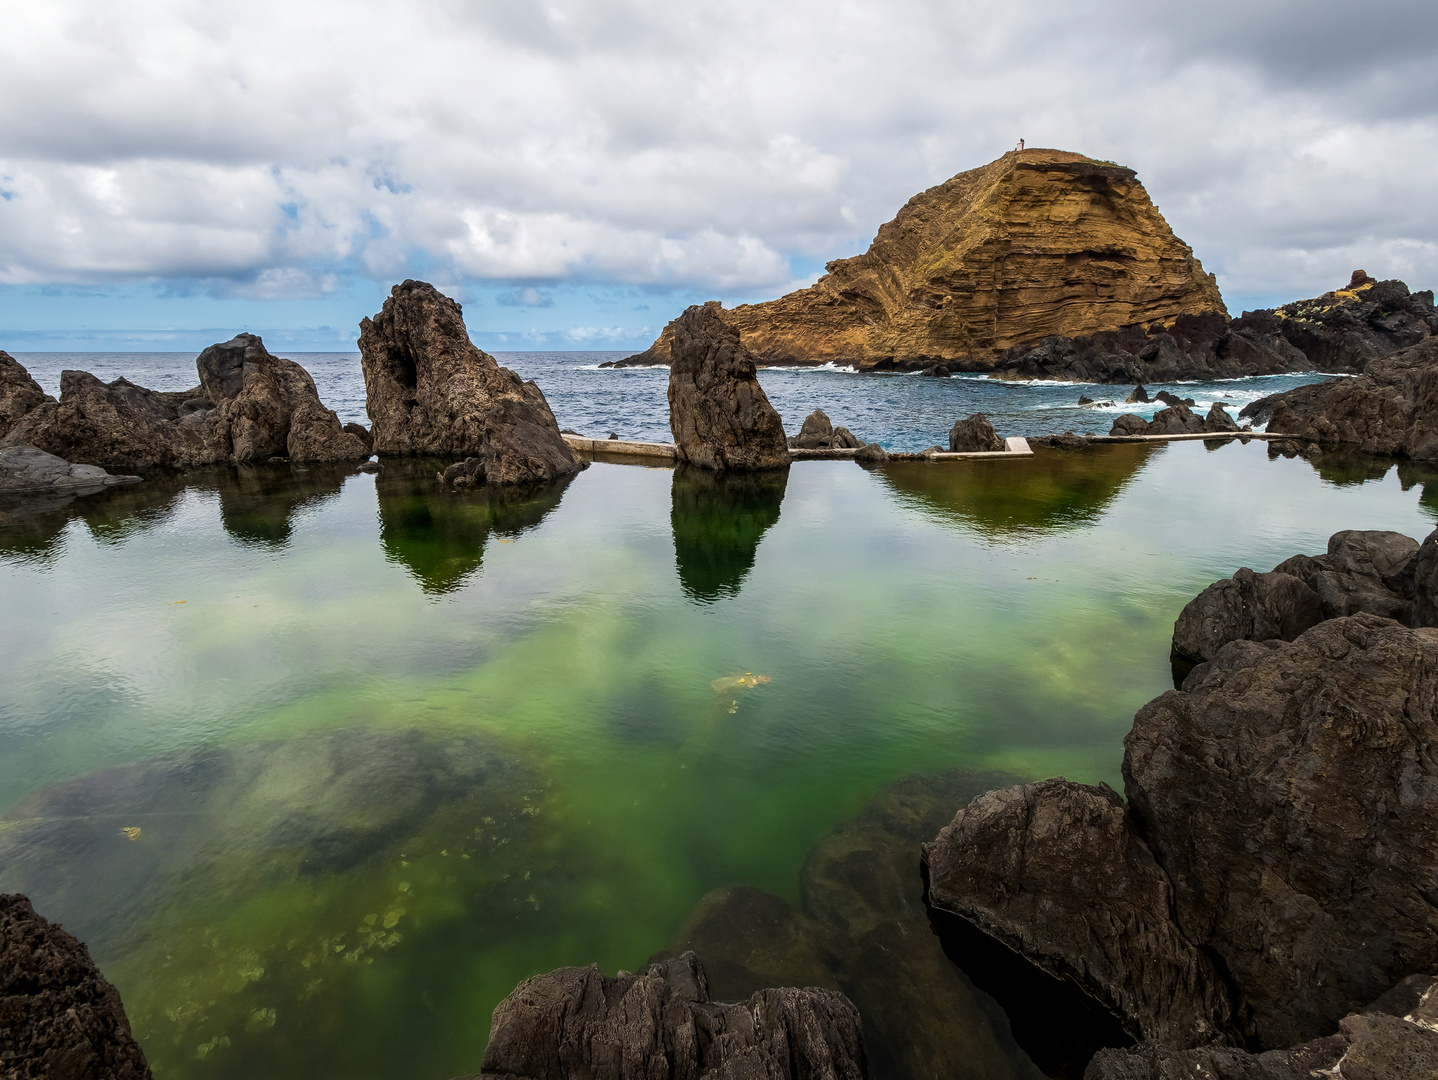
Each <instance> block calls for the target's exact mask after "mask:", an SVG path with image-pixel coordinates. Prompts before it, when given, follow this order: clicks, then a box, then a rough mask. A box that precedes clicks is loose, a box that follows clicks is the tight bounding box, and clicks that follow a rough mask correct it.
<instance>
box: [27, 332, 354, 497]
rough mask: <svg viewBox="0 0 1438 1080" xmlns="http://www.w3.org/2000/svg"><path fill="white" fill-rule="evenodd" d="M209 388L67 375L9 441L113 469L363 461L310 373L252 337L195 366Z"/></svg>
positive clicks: (212, 351) (213, 351) (208, 353)
mask: <svg viewBox="0 0 1438 1080" xmlns="http://www.w3.org/2000/svg"><path fill="white" fill-rule="evenodd" d="M195 366H196V368H197V369H198V371H199V376H200V385H199V386H198V387H196V388H195V389H193V390H185V391H179V392H173V393H162V392H160V391H156V390H147V389H146V388H145V387H143V386H136V385H135V384H134V383H132V382H130V381H128V380H127V379H123V378H121V379H116V380H115V381H114V382H111V383H102V382H101V381H100V380H99V379H97V378H96V377H95V376H93V375H91V374H89V373H87V372H84V371H64V372H61V374H60V400H59V401H58V402H56V401H55V400H54V399H53V398H46V399H45V400H44V401H42V402H40V403H39V404H38V405H36V406H35V407H34V408H32V409H30V410H29V411H28V412H26V413H25V414H24V415H23V416H22V417H20V419H18V420H17V421H16V422H14V423H13V424H12V425H11V428H10V430H9V432H8V433H7V434H6V435H5V436H4V438H3V440H0V444H3V445H7V446H17V445H27V444H28V445H33V446H38V447H39V448H40V449H42V450H45V451H47V452H49V453H51V454H54V455H56V456H57V457H62V458H65V459H66V460H67V461H83V462H86V463H88V464H92V465H97V466H100V467H102V468H106V469H134V470H138V471H141V472H143V471H145V470H149V469H172V468H173V469H189V468H195V467H197V466H202V465H214V464H220V463H233V464H245V463H248V462H254V461H265V460H268V459H269V458H271V457H274V456H277V455H278V456H284V457H288V458H289V459H290V460H291V461H354V460H359V459H360V458H363V457H366V456H367V451H366V450H365V448H364V446H363V444H362V443H361V442H360V440H359V439H358V438H356V437H355V436H354V435H352V434H350V433H349V432H347V431H345V430H344V429H343V428H342V427H341V426H340V422H339V418H338V417H336V416H335V414H334V412H333V411H331V410H329V409H326V408H325V407H324V405H323V404H322V403H321V402H320V399H319V394H318V392H317V391H316V390H315V384H314V380H313V379H311V378H310V376H309V373H308V372H307V371H305V369H304V368H302V367H300V365H299V364H296V363H295V362H294V361H292V360H285V359H282V358H279V357H275V356H271V355H270V354H269V352H267V351H266V349H265V346H264V342H263V341H261V340H260V339H259V338H258V337H256V336H255V335H253V334H239V335H237V336H236V337H235V338H234V339H233V340H231V341H227V342H224V343H223V344H219V345H212V346H210V347H209V348H208V349H206V350H205V351H204V352H202V353H201V354H200V355H199V357H198V358H197V360H196V362H195Z"/></svg>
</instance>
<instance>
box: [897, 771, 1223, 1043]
mask: <svg viewBox="0 0 1438 1080" xmlns="http://www.w3.org/2000/svg"><path fill="white" fill-rule="evenodd" d="M923 851H924V861H925V862H926V863H927V865H928V867H929V902H930V903H931V904H933V905H934V906H935V907H936V908H939V909H941V910H944V911H947V912H951V913H953V914H957V915H960V916H962V917H963V918H964V919H967V920H968V921H969V922H970V923H972V924H973V925H975V926H977V927H978V928H979V929H980V930H982V931H984V932H985V933H987V934H989V935H991V936H992V937H994V938H997V939H998V940H999V941H1001V942H1003V943H1004V944H1006V945H1008V946H1009V947H1010V948H1012V949H1014V950H1015V951H1016V952H1018V953H1020V954H1022V955H1023V956H1025V957H1027V958H1028V959H1029V960H1031V961H1032V962H1034V963H1035V964H1037V965H1038V966H1039V967H1041V968H1043V969H1044V970H1045V971H1047V972H1049V973H1050V974H1051V975H1053V976H1055V977H1056V978H1059V979H1066V980H1070V981H1072V982H1074V983H1076V984H1077V985H1079V986H1080V987H1082V988H1083V989H1084V990H1085V991H1086V992H1088V993H1089V994H1091V995H1092V996H1093V997H1094V998H1096V999H1097V1000H1098V1001H1099V1002H1100V1003H1101V1004H1102V1005H1104V1006H1106V1007H1107V1008H1108V1009H1110V1010H1111V1011H1112V1012H1113V1013H1114V1014H1115V1015H1117V1016H1118V1017H1119V1018H1120V1020H1121V1022H1122V1023H1123V1024H1124V1027H1125V1029H1126V1030H1127V1031H1128V1033H1129V1034H1130V1035H1131V1036H1133V1037H1134V1038H1135V1039H1156V1040H1158V1041H1160V1042H1161V1043H1162V1044H1164V1045H1172V1046H1196V1045H1203V1044H1205V1043H1210V1042H1214V1041H1223V1042H1232V1041H1235V1039H1236V1035H1235V1033H1234V1032H1233V1024H1232V1018H1231V1016H1230V1004H1229V1002H1228V996H1227V990H1226V988H1225V987H1224V985H1223V983H1222V980H1221V979H1220V977H1219V975H1218V973H1217V972H1216V971H1215V970H1214V968H1213V964H1212V962H1211V961H1210V960H1209V959H1208V957H1206V956H1205V955H1203V954H1202V953H1200V952H1199V950H1197V949H1196V948H1195V947H1194V946H1193V944H1192V942H1191V941H1189V940H1188V939H1187V938H1186V937H1185V936H1184V934H1183V932H1182V931H1181V930H1180V929H1179V928H1178V927H1177V926H1176V925H1174V923H1173V921H1172V920H1171V918H1170V915H1169V912H1170V910H1171V908H1172V904H1173V895H1172V889H1171V887H1170V886H1169V882H1168V878H1167V877H1166V876H1165V875H1164V872H1163V870H1161V869H1160V868H1159V866H1158V865H1157V863H1156V862H1155V861H1154V857H1153V854H1152V853H1151V852H1150V851H1149V849H1148V846H1147V845H1146V844H1145V843H1144V842H1143V840H1142V839H1141V838H1140V837H1139V836H1138V834H1137V832H1136V831H1135V829H1134V827H1133V823H1132V822H1131V821H1130V820H1129V816H1128V814H1127V813H1126V812H1125V810H1124V805H1123V800H1122V799H1121V798H1119V796H1118V795H1117V793H1115V792H1114V791H1112V790H1111V789H1110V788H1108V787H1107V786H1104V785H1100V786H1099V787H1086V786H1084V785H1082V784H1074V783H1070V782H1069V781H1067V780H1045V781H1042V782H1041V783H1038V784H1027V785H1024V786H1021V787H1013V788H1008V789H1006V790H1003V791H990V792H988V793H987V794H984V795H980V796H979V797H978V798H977V799H975V800H974V801H973V802H971V803H969V805H968V806H967V807H965V808H964V809H963V810H960V811H959V813H958V815H957V816H956V817H955V818H954V820H953V822H952V823H951V824H949V825H948V826H946V827H945V828H944V829H943V830H942V831H941V832H940V833H939V835H938V837H937V839H935V840H934V842H933V843H931V844H925V845H924V849H923Z"/></svg>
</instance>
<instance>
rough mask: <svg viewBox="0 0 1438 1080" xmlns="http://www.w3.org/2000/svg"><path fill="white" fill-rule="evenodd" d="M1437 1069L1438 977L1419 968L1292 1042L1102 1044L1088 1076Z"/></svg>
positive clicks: (1227, 1076) (1213, 1079) (1420, 1077)
mask: <svg viewBox="0 0 1438 1080" xmlns="http://www.w3.org/2000/svg"><path fill="white" fill-rule="evenodd" d="M1435 1076H1438V979H1435V978H1434V977H1433V976H1431V975H1414V976H1410V977H1409V978H1407V979H1404V980H1403V982H1401V983H1399V984H1398V985H1397V986H1396V987H1394V988H1393V989H1392V990H1390V991H1389V992H1388V993H1386V994H1384V995H1383V996H1382V997H1381V998H1379V999H1378V1000H1377V1001H1376V1002H1374V1003H1373V1004H1372V1005H1370V1006H1369V1007H1368V1008H1367V1009H1365V1010H1364V1011H1363V1012H1361V1013H1350V1014H1349V1015H1348V1016H1345V1017H1344V1018H1343V1019H1342V1020H1340V1021H1339V1023H1338V1032H1337V1034H1335V1035H1329V1036H1326V1037H1324V1038H1321V1039H1314V1040H1313V1041H1311V1042H1307V1043H1303V1044H1301V1045H1299V1046H1295V1047H1293V1048H1291V1049H1288V1050H1269V1051H1266V1052H1264V1053H1258V1054H1254V1053H1250V1052H1249V1051H1246V1050H1239V1049H1236V1048H1233V1047H1202V1048H1199V1049H1195V1050H1169V1049H1165V1048H1164V1047H1162V1046H1159V1045H1157V1044H1155V1043H1144V1044H1143V1045H1141V1046H1138V1047H1134V1048H1133V1049H1128V1050H1100V1051H1099V1052H1098V1053H1097V1054H1096V1055H1095V1056H1094V1059H1093V1061H1092V1062H1090V1063H1089V1067H1088V1070H1087V1071H1086V1072H1085V1073H1084V1080H1191V1078H1194V1077H1202V1078H1204V1080H1317V1078H1319V1077H1324V1078H1331V1080H1432V1078H1433V1077H1435Z"/></svg>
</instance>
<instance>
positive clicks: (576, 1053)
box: [480, 953, 866, 1080]
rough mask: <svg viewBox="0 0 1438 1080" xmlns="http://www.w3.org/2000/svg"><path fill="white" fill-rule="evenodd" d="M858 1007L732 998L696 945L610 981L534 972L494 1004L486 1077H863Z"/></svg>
mask: <svg viewBox="0 0 1438 1080" xmlns="http://www.w3.org/2000/svg"><path fill="white" fill-rule="evenodd" d="M865 1075H866V1069H865V1064H864V1041H863V1031H862V1027H861V1025H860V1022H859V1013H858V1010H856V1009H855V1008H854V1006H853V1005H852V1004H850V1003H849V1002H848V1001H847V1000H846V999H845V998H844V997H843V995H841V994H836V993H834V992H833V991H831V990H823V989H819V988H817V987H810V988H808V989H805V990H796V989H789V988H786V989H778V990H775V989H766V990H758V991H756V992H755V993H754V994H753V995H752V996H751V997H750V998H749V1000H748V1001H746V1002H743V1003H742V1004H735V1005H720V1004H717V1003H714V1002H712V1001H711V1000H710V997H709V985H708V981H707V979H706V978H705V974H704V968H703V966H702V965H701V964H700V962H699V960H698V959H697V958H696V957H695V956H694V954H693V953H685V954H684V955H683V956H679V957H675V958H674V959H671V960H668V961H666V962H663V963H656V964H651V965H650V966H649V968H648V970H647V971H645V972H644V973H643V974H642V975H631V974H628V973H627V972H621V973H620V975H619V977H618V978H614V979H611V978H608V977H606V976H605V975H603V974H602V973H601V972H600V970H599V969H598V968H597V967H594V966H591V967H587V968H560V969H558V970H557V971H552V972H550V973H549V974H547V975H537V976H535V977H534V978H531V979H526V980H525V981H524V982H522V983H520V984H519V986H517V987H516V988H515V990H514V992H513V993H512V994H510V995H509V997H507V998H505V999H504V1000H503V1001H501V1002H500V1003H499V1005H498V1006H497V1007H496V1008H495V1010H494V1021H493V1026H492V1027H491V1030H490V1037H489V1045H488V1047H486V1049H485V1052H484V1062H483V1065H482V1066H481V1072H480V1076H481V1077H482V1078H485V1080H491V1078H492V1080H571V1078H574V1077H586V1078H588V1080H637V1078H641V1077H643V1078H651V1080H653V1078H666V1077H675V1078H681V1077H682V1078H685V1080H702V1078H704V1077H714V1078H716V1080H718V1078H723V1080H862V1078H863V1077H864V1076H865Z"/></svg>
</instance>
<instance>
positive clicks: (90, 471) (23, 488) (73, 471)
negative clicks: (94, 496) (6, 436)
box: [0, 446, 140, 495]
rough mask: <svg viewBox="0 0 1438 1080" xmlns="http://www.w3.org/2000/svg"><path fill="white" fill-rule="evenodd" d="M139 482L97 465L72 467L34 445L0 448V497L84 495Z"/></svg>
mask: <svg viewBox="0 0 1438 1080" xmlns="http://www.w3.org/2000/svg"><path fill="white" fill-rule="evenodd" d="M139 480H140V478H139V477H138V476H112V475H111V474H110V473H107V472H106V471H105V470H104V469H102V468H100V467H99V466H97V465H71V464H70V463H69V462H68V461H66V460H65V459H64V458H58V457H56V456H55V455H54V454H47V453H45V451H43V450H40V449H37V448H36V447H33V446H7V447H4V448H3V449H0V495H14V494H21V493H24V494H37V493H38V494H50V493H57V492H66V493H68V492H74V493H76V494H83V493H85V492H91V491H99V490H100V489H101V488H106V487H111V486H113V485H115V484H134V483H138V482H139Z"/></svg>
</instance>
